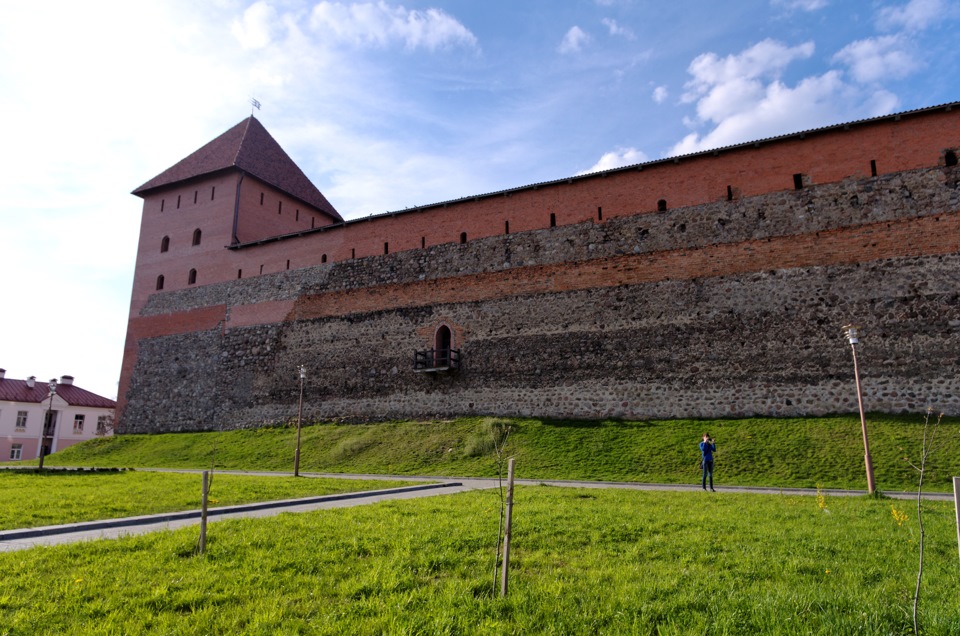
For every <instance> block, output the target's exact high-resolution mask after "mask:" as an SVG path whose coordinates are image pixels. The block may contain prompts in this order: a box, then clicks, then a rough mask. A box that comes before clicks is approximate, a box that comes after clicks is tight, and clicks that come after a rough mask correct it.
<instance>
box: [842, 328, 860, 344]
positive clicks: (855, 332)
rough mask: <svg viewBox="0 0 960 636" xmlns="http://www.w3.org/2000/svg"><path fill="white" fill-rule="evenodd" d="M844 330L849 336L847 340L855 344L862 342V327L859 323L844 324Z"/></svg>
mask: <svg viewBox="0 0 960 636" xmlns="http://www.w3.org/2000/svg"><path fill="white" fill-rule="evenodd" d="M843 331H844V333H845V335H846V336H847V340H849V341H850V344H852V345H855V344H859V343H860V338H859V335H860V334H859V331H860V327H858V326H857V325H844V327H843Z"/></svg>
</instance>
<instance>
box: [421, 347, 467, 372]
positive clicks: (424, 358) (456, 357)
mask: <svg viewBox="0 0 960 636" xmlns="http://www.w3.org/2000/svg"><path fill="white" fill-rule="evenodd" d="M459 369H460V350H459V349H426V350H424V351H414V352H413V370H414V371H416V372H417V373H447V372H451V371H457V370H459Z"/></svg>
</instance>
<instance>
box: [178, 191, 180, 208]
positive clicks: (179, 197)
mask: <svg viewBox="0 0 960 636" xmlns="http://www.w3.org/2000/svg"><path fill="white" fill-rule="evenodd" d="M177 209H178V210H179V209H180V195H179V194H178V195H177Z"/></svg>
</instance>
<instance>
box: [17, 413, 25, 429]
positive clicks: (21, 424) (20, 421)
mask: <svg viewBox="0 0 960 636" xmlns="http://www.w3.org/2000/svg"><path fill="white" fill-rule="evenodd" d="M26 428H27V412H26V411H17V430H18V431H22V430H25V429H26Z"/></svg>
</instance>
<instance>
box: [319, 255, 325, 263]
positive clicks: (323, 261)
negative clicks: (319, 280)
mask: <svg viewBox="0 0 960 636" xmlns="http://www.w3.org/2000/svg"><path fill="white" fill-rule="evenodd" d="M320 262H321V263H326V262H327V255H326V254H323V255H322V256H321V257H320Z"/></svg>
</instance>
